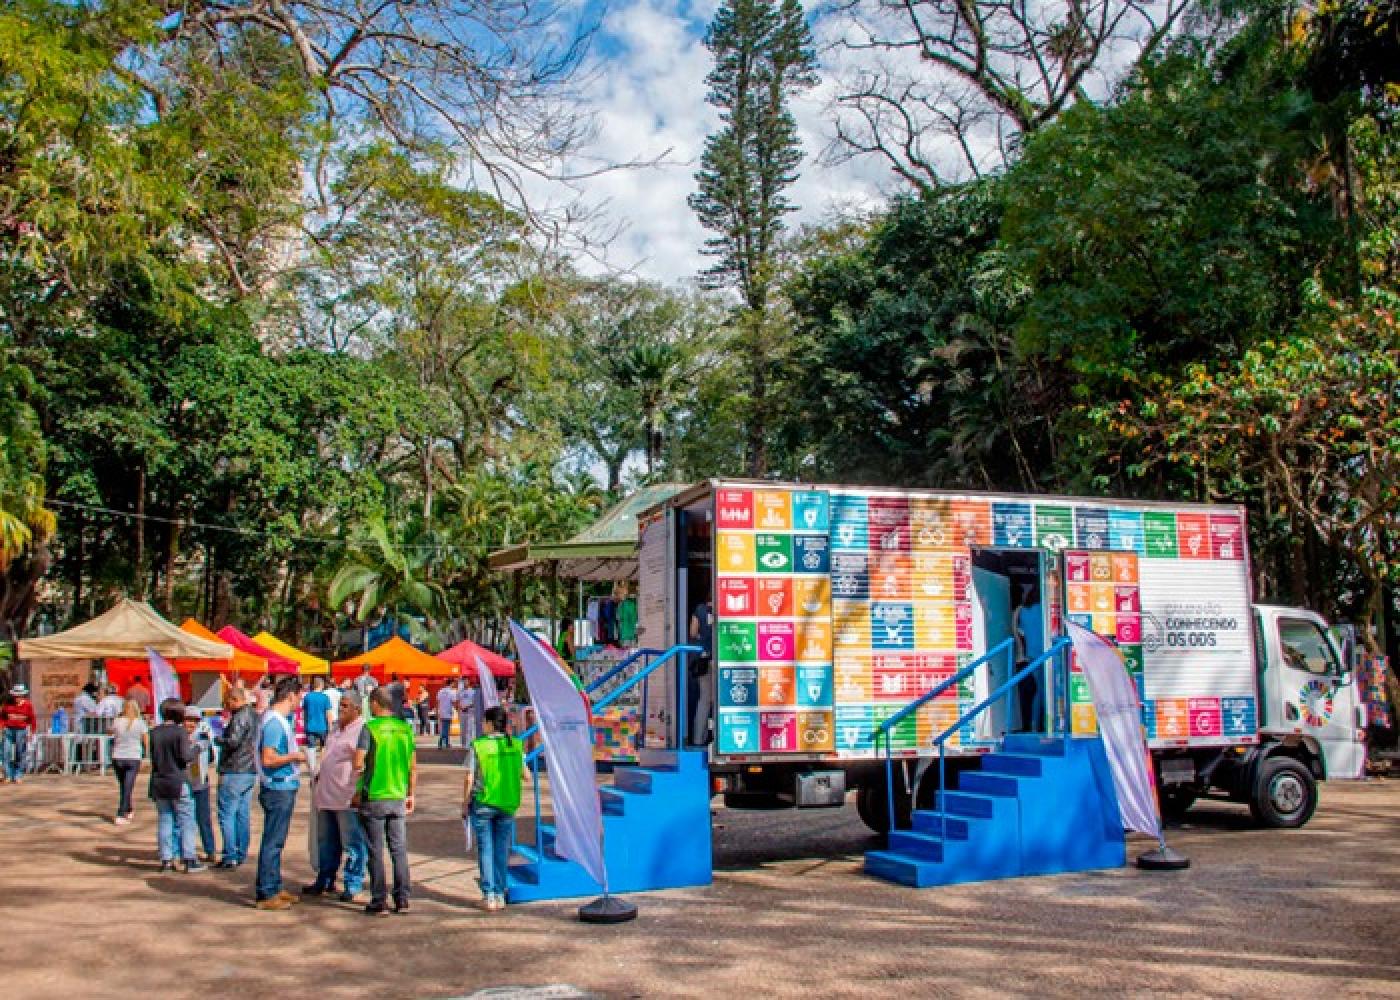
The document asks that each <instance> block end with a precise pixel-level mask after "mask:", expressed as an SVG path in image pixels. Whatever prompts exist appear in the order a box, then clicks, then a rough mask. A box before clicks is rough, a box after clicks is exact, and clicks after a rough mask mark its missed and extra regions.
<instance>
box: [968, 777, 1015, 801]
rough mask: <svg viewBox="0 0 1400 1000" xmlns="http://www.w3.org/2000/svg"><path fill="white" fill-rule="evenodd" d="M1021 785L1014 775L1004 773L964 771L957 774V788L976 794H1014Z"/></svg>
mask: <svg viewBox="0 0 1400 1000" xmlns="http://www.w3.org/2000/svg"><path fill="white" fill-rule="evenodd" d="M1020 788H1021V785H1020V782H1018V781H1017V780H1016V779H1015V778H1014V777H1012V776H1010V775H1006V774H985V773H983V772H982V771H964V772H963V773H962V774H961V775H959V776H958V790H959V791H963V792H972V793H974V794H976V795H995V796H999V797H1003V798H1005V797H1008V796H1015V795H1016V794H1017V793H1018V792H1019V791H1020Z"/></svg>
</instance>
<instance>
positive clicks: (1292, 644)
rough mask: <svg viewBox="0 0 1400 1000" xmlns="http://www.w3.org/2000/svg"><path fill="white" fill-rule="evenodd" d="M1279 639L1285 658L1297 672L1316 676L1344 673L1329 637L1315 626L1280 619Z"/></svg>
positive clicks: (1290, 619)
mask: <svg viewBox="0 0 1400 1000" xmlns="http://www.w3.org/2000/svg"><path fill="white" fill-rule="evenodd" d="M1278 639H1279V646H1280V647H1281V648H1282V650H1283V658H1284V660H1285V661H1287V663H1288V665H1289V666H1290V667H1292V668H1293V669H1295V670H1306V671H1307V672H1308V673H1312V674H1332V675H1335V674H1340V673H1341V667H1340V666H1339V665H1338V663H1337V659H1336V654H1334V653H1333V651H1332V646H1331V644H1330V643H1329V642H1328V641H1327V636H1326V635H1325V634H1324V633H1323V631H1322V629H1320V628H1318V627H1317V626H1316V625H1315V624H1313V623H1312V622H1309V621H1302V620H1300V619H1297V618H1280V619H1279V623H1278Z"/></svg>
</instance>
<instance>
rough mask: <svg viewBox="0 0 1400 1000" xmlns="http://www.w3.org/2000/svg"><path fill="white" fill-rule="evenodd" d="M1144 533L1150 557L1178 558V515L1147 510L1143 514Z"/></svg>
mask: <svg viewBox="0 0 1400 1000" xmlns="http://www.w3.org/2000/svg"><path fill="white" fill-rule="evenodd" d="M1142 534H1143V539H1144V540H1145V541H1146V543H1147V556H1148V558H1149V559H1175V558H1176V554H1177V553H1176V515H1175V514H1171V513H1167V512H1166V511H1152V510H1150V511H1147V512H1146V513H1145V514H1143V515H1142Z"/></svg>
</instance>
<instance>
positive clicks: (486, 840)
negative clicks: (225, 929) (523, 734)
mask: <svg viewBox="0 0 1400 1000" xmlns="http://www.w3.org/2000/svg"><path fill="white" fill-rule="evenodd" d="M89 687H91V688H92V690H89V689H87V688H85V689H84V691H83V692H82V695H81V696H80V697H83V698H85V699H87V700H91V701H92V705H91V706H89V705H87V704H86V703H84V704H83V705H82V707H81V710H79V708H78V706H77V704H76V702H75V719H80V720H83V725H84V728H83V730H82V731H84V732H87V731H89V729H91V730H92V731H94V732H99V731H100V732H105V733H107V734H110V736H111V760H112V770H113V773H114V775H115V776H116V781H117V786H118V800H117V808H116V813H115V816H114V819H113V821H114V822H115V823H116V824H117V825H119V826H121V825H126V824H129V823H130V822H131V821H132V817H133V815H134V811H135V790H136V781H137V776H138V774H139V772H140V770H141V768H142V764H143V762H149V768H150V777H149V784H148V788H147V794H148V796H149V798H150V799H151V801H152V802H153V803H154V806H155V812H156V819H157V822H156V847H157V856H158V858H159V861H160V870H161V871H162V872H168V871H183V872H199V871H203V870H205V869H206V868H207V867H209V866H210V865H212V866H213V867H214V868H215V869H218V870H222V871H229V870H234V869H237V868H240V867H241V866H242V865H244V864H245V863H246V862H247V861H248V859H249V849H250V840H251V813H252V801H253V796H254V792H255V791H256V792H257V799H258V805H259V807H260V809H261V812H262V820H263V822H262V835H261V840H260V842H259V844H258V850H257V855H256V860H257V874H256V879H255V883H254V905H255V906H256V907H257V908H258V909H259V910H285V909H288V908H289V907H291V906H293V905H295V904H296V903H298V902H300V901H301V899H303V898H307V897H321V896H328V895H329V896H335V897H336V898H338V899H339V900H341V901H342V902H356V901H357V900H358V897H359V896H360V895H361V893H362V892H363V891H364V886H365V880H366V877H368V881H369V890H370V892H369V900H368V902H367V903H366V904H365V907H364V912H365V913H367V914H369V915H372V916H387V915H388V914H389V913H390V912H394V913H406V912H408V910H409V906H410V896H411V890H410V884H411V883H410V872H409V863H408V833H407V819H408V817H409V816H411V815H412V814H413V811H414V805H415V796H416V791H417V782H418V767H417V750H416V737H417V736H418V735H419V734H422V733H425V732H426V731H427V729H428V728H429V726H430V719H429V715H430V713H429V711H428V708H427V706H428V705H429V695H428V692H427V690H426V689H425V688H422V687H419V689H418V690H417V691H416V693H415V694H416V696H415V697H412V698H410V697H409V695H408V690H407V686H406V685H405V683H404V681H403V680H402V679H400V678H399V677H397V676H391V677H390V678H389V679H388V681H387V682H386V683H384V684H382V685H381V684H380V683H379V682H378V681H377V680H376V678H375V677H374V676H373V675H372V673H371V671H370V670H369V668H365V670H364V671H363V672H362V673H361V674H360V676H358V677H356V678H354V679H353V680H347V681H345V682H344V683H343V684H341V685H339V686H337V685H333V684H327V683H326V682H325V681H324V679H322V678H320V677H317V678H313V680H312V682H311V685H310V689H309V690H306V691H305V692H303V689H302V682H301V680H300V679H299V678H297V677H296V676H284V677H281V678H276V679H274V678H264V679H263V680H262V681H260V682H259V683H258V684H257V685H256V686H254V687H252V688H248V687H245V686H244V685H243V684H242V683H240V682H234V683H232V684H229V685H225V688H224V692H223V699H222V701H223V715H222V717H221V722H222V725H221V726H218V727H216V728H217V730H218V731H217V735H216V734H215V733H214V731H213V730H212V729H211V727H210V726H208V725H207V724H206V720H205V718H204V713H203V712H202V711H201V710H200V709H199V708H198V707H196V706H192V705H186V704H185V703H184V702H182V701H181V700H180V699H178V698H167V699H165V700H163V701H161V702H160V704H158V705H156V706H155V708H154V716H155V717H154V720H153V723H154V724H151V723H148V722H147V718H148V711H149V709H150V707H151V696H150V692H149V689H148V688H147V687H146V685H145V683H144V678H138V679H137V680H136V682H135V683H133V684H132V685H131V686H130V687H129V688H128V690H127V692H126V697H125V698H124V699H123V698H121V697H119V696H117V693H116V689H115V688H108V689H106V690H105V691H102V690H101V689H98V688H97V687H96V685H90V686H89ZM143 695H144V699H145V700H144V702H143V701H142V696H143ZM99 696H100V697H99ZM436 708H437V723H438V727H439V730H440V733H441V735H440V737H439V745H440V746H444V747H445V746H448V745H449V743H448V740H449V739H450V734H451V729H452V721H453V718H454V717H455V718H456V719H457V720H458V722H459V729H460V733H461V740H462V746H463V747H465V748H467V755H466V762H465V777H464V782H463V798H462V816H463V819H464V820H466V821H467V822H469V823H470V824H471V826H472V829H473V830H474V832H475V839H476V842H477V846H478V855H479V862H480V871H481V877H480V886H481V892H482V907H483V908H484V909H486V910H488V911H490V912H496V911H499V910H500V909H502V908H503V907H504V906H505V890H506V859H507V858H508V856H509V851H510V845H511V843H512V842H513V840H514V815H515V812H516V810H517V809H518V808H519V804H520V784H521V779H522V775H523V748H522V746H521V744H520V741H519V740H518V739H516V738H515V737H513V736H512V735H511V733H510V717H509V715H508V713H507V712H506V711H505V710H504V709H503V708H500V707H493V708H490V709H487V710H485V711H482V709H481V704H480V699H479V698H478V697H477V693H476V691H475V689H473V688H470V687H469V686H468V685H467V684H466V683H465V682H464V681H456V682H451V683H449V684H447V685H445V686H444V687H443V688H442V689H441V690H440V691H439V692H438V695H437V699H436ZM79 711H81V713H82V714H81V715H79V714H78V712H79ZM298 711H300V713H301V717H302V729H303V732H304V736H305V741H304V742H305V745H304V746H303V745H302V744H301V743H300V742H299V740H298V736H297V731H296V725H295V719H296V716H297V713H298ZM89 719H92V720H101V726H102V728H101V729H100V730H98V729H97V728H96V726H95V725H93V724H91V723H88V722H87V721H86V720H89ZM0 728H2V729H3V737H4V739H3V745H2V746H0V751H3V755H4V767H5V776H6V778H7V780H10V781H19V780H22V778H21V775H22V773H23V761H24V753H25V740H26V738H27V736H28V735H29V734H32V732H33V731H34V728H35V718H34V708H33V705H32V703H31V702H30V701H29V699H28V691H27V689H26V688H25V687H24V685H22V684H21V685H16V686H15V687H14V688H13V689H12V690H11V691H10V693H9V695H8V696H7V697H6V698H5V699H4V702H3V705H0ZM478 734H481V735H478ZM216 760H217V765H216V764H215V761H216ZM303 767H305V768H306V769H307V772H308V774H309V775H310V779H311V784H312V792H311V795H312V810H311V813H310V815H311V817H312V821H313V823H314V831H313V834H314V837H315V842H316V851H315V869H316V877H315V879H314V881H313V882H312V883H310V884H309V885H306V886H303V887H302V888H301V891H300V893H292V892H290V891H288V890H287V889H286V888H285V886H284V884H283V879H282V854H283V850H284V848H285V846H286V841H287V835H288V832H289V831H290V828H291V824H292V817H293V814H294V812H295V807H296V802H297V798H298V793H299V791H300V789H301V785H302V777H303V774H302V769H303ZM215 768H217V783H216V782H215V778H214V774H213V772H214V770H215ZM211 792H212V793H213V794H212V795H211ZM215 806H216V807H217V821H218V837H217V842H218V843H217V844H216V836H215V823H214V816H215ZM219 845H221V850H220V849H219ZM386 849H387V852H388V856H389V863H388V866H387V868H386V865H385V858H384V855H385V851H386ZM201 853H202V855H203V857H202V859H201ZM216 857H217V861H216V860H215V858H216Z"/></svg>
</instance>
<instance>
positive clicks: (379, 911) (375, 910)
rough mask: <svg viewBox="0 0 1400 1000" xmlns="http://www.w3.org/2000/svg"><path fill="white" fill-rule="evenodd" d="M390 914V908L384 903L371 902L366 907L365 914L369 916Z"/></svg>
mask: <svg viewBox="0 0 1400 1000" xmlns="http://www.w3.org/2000/svg"><path fill="white" fill-rule="evenodd" d="M388 915H389V908H388V907H387V906H385V905H384V904H383V903H370V904H369V905H368V906H366V907H365V916H367V917H387V916H388Z"/></svg>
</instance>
